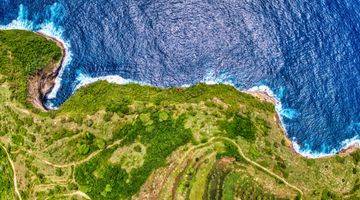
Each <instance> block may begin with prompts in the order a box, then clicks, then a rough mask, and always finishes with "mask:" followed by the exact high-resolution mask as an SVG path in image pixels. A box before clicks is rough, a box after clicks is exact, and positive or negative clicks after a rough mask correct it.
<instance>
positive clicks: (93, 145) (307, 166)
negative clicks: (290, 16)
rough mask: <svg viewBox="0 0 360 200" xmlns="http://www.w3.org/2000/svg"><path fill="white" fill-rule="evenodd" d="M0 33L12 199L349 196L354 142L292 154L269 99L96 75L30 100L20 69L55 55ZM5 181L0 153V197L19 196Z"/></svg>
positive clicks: (218, 88)
mask: <svg viewBox="0 0 360 200" xmlns="http://www.w3.org/2000/svg"><path fill="white" fill-rule="evenodd" d="M15 35H16V37H15ZM31 38H33V39H31ZM0 39H1V40H0V50H1V51H0V55H1V57H0V58H1V62H2V63H1V66H6V67H5V68H1V69H0V80H1V81H0V144H1V145H3V146H5V147H6V149H8V152H9V154H10V156H11V160H12V161H13V163H14V167H15V171H16V183H17V185H18V186H17V187H18V190H19V192H20V195H21V197H22V199H173V198H175V197H176V198H179V199H196V200H197V199H339V198H340V199H359V195H360V190H359V188H360V181H359V178H358V173H359V152H360V151H356V152H354V153H352V154H351V155H349V156H344V155H339V156H335V157H328V158H321V159H306V158H303V157H301V156H300V155H298V154H296V153H294V152H293V151H291V150H290V148H289V144H288V142H287V140H286V138H285V136H284V134H283V132H282V130H281V127H280V126H278V124H277V122H276V121H275V120H274V119H275V118H276V113H275V110H274V106H273V105H272V104H270V103H266V102H262V101H260V100H259V99H257V98H255V97H253V96H251V95H249V94H244V93H241V92H239V91H237V90H236V89H235V88H233V87H231V86H227V85H221V84H219V85H211V86H210V85H205V84H198V85H194V86H192V87H189V88H186V89H178V88H169V89H159V88H155V87H150V86H140V85H136V84H128V85H115V84H110V83H107V82H105V81H100V82H97V83H94V84H91V85H88V86H85V87H83V88H81V89H79V90H78V91H77V92H76V94H74V95H73V96H72V97H71V98H70V99H69V100H68V101H67V102H65V103H64V105H62V106H61V108H60V109H59V110H56V111H51V112H48V113H43V112H40V111H35V110H34V109H28V108H27V107H26V106H25V105H24V101H25V99H26V96H25V94H26V93H25V91H26V77H27V76H28V75H29V74H31V73H33V72H34V71H36V69H39V68H40V67H46V66H49V65H51V64H52V63H53V62H54V61H55V60H58V59H60V58H59V56H60V55H61V53H60V54H59V49H58V48H56V47H55V46H56V45H55V44H53V43H52V42H51V41H48V40H46V39H43V38H41V37H40V36H38V35H36V34H33V33H29V32H24V31H0ZM21 40H24V42H21ZM9 41H10V42H9ZM31 41H34V45H33V46H34V47H36V48H35V49H33V48H32V47H31V46H32V45H30V44H32V42H31ZM53 47H54V48H53ZM9 49H10V50H9ZM9 52H12V53H9ZM18 52H22V53H21V55H20V54H19V53H18ZM35 54H37V55H44V56H37V57H31V56H30V55H32V56H34V55H35ZM26 55H29V56H28V58H23V56H26ZM15 60H18V61H16V63H17V64H14V63H11V62H15ZM21 60H22V61H21ZM20 61H21V62H20ZM24 63H30V64H24ZM12 66H14V68H12ZM21 66H28V68H27V67H24V68H21ZM13 76H15V77H17V78H18V79H19V80H22V81H23V82H21V84H20V85H17V86H16V87H14V84H17V83H16V82H15V80H14V79H13V78H11V77H13ZM12 181H13V172H12V168H11V166H10V163H9V160H8V158H7V156H6V154H4V152H3V151H0V197H1V198H3V199H14V198H15V196H16V195H17V194H16V193H15V192H14V191H15V188H14V183H13V182H12ZM1 198H0V199H1Z"/></svg>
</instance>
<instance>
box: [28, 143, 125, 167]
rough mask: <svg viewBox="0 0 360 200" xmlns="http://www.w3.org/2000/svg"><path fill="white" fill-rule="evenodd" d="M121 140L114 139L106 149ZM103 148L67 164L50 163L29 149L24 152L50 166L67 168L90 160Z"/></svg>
mask: <svg viewBox="0 0 360 200" xmlns="http://www.w3.org/2000/svg"><path fill="white" fill-rule="evenodd" d="M121 142H122V140H117V141H115V142H114V143H112V144H111V145H109V146H107V147H106V149H109V148H111V147H113V146H115V145H118V144H120V143H121ZM103 150H104V149H102V150H97V151H95V152H93V153H91V154H90V155H89V156H88V157H86V158H85V159H83V160H79V161H75V162H71V163H67V164H55V163H52V162H50V161H47V160H45V159H43V158H40V157H39V156H38V155H36V154H35V153H33V152H32V151H31V150H28V151H26V150H25V151H26V152H28V153H29V154H31V155H32V156H34V157H35V158H37V159H38V160H40V161H42V162H44V163H45V164H47V165H50V166H53V167H57V168H67V167H71V166H76V165H79V164H82V163H84V162H87V161H89V160H91V159H92V158H93V157H95V156H96V155H98V154H99V153H101V152H102V151H103Z"/></svg>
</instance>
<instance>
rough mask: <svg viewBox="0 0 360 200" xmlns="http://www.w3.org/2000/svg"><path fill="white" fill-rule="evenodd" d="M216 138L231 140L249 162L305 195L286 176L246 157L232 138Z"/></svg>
mask: <svg viewBox="0 0 360 200" xmlns="http://www.w3.org/2000/svg"><path fill="white" fill-rule="evenodd" d="M214 139H222V140H225V141H227V142H230V143H231V144H233V145H235V146H236V148H237V149H238V152H239V154H240V155H241V156H242V157H243V158H244V159H245V160H246V161H247V162H249V163H250V164H252V165H254V166H256V167H258V168H260V169H262V170H263V171H265V172H266V173H268V174H270V175H271V176H273V177H275V178H277V179H279V180H280V181H282V182H283V183H285V184H286V185H287V186H289V187H291V188H293V189H294V190H296V191H298V192H299V193H300V194H301V196H303V195H304V193H303V192H302V191H301V190H300V189H299V188H298V187H296V186H294V185H292V184H290V183H288V182H287V181H286V180H285V179H284V178H282V177H281V176H279V175H277V174H275V173H274V172H272V171H270V170H268V169H267V168H265V167H263V166H261V165H260V164H258V163H256V162H254V161H252V160H251V159H249V158H248V157H246V156H245V154H244V153H243V151H242V149H241V148H240V146H239V145H238V144H237V143H236V142H234V141H233V140H231V139H229V138H226V137H216V138H214Z"/></svg>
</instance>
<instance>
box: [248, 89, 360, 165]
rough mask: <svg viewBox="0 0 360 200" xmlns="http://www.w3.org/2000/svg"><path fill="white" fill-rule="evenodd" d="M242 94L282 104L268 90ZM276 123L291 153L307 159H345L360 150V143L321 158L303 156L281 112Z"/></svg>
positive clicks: (276, 117) (277, 115)
mask: <svg viewBox="0 0 360 200" xmlns="http://www.w3.org/2000/svg"><path fill="white" fill-rule="evenodd" d="M241 92H244V93H247V94H250V95H252V96H254V97H256V98H258V99H260V100H261V101H265V102H269V103H272V104H274V106H276V105H279V104H280V102H279V101H278V100H277V99H276V98H275V97H274V95H272V94H269V92H268V91H267V90H260V89H255V90H245V91H241ZM275 121H276V123H277V124H278V126H279V127H280V128H281V130H282V132H283V134H284V135H285V140H286V145H287V146H288V147H289V148H290V149H291V151H292V152H294V153H295V154H298V155H300V156H302V157H305V158H307V159H321V158H328V157H333V156H337V155H338V156H342V157H343V156H347V155H350V154H351V153H353V152H355V151H357V150H359V149H360V144H359V143H354V144H350V145H346V146H345V147H343V148H342V149H340V150H339V151H338V152H336V153H335V154H329V155H323V156H320V157H311V156H308V155H303V154H301V152H298V151H297V150H296V149H295V147H294V141H292V140H291V139H290V138H289V137H288V134H287V132H286V129H285V128H284V127H283V126H282V124H283V123H282V121H281V116H280V113H279V112H276V116H275Z"/></svg>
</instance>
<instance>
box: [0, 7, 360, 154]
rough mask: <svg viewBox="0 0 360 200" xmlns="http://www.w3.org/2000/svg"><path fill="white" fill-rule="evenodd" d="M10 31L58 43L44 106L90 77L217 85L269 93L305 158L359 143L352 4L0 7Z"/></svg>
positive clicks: (356, 12)
mask: <svg viewBox="0 0 360 200" xmlns="http://www.w3.org/2000/svg"><path fill="white" fill-rule="evenodd" d="M14 28H17V29H26V30H33V31H40V32H42V33H45V34H47V35H50V36H52V37H56V38H57V39H59V40H61V41H62V42H63V43H64V44H65V46H66V49H67V55H66V59H65V63H64V66H63V68H62V70H61V72H60V76H59V77H58V78H57V83H56V86H55V88H54V90H53V91H52V92H51V93H50V94H49V95H48V98H47V102H46V105H47V106H48V107H49V108H53V109H56V108H57V107H59V106H60V105H61V104H62V103H63V102H64V101H66V99H68V98H69V97H70V96H71V95H72V94H73V93H74V91H75V90H76V89H78V88H79V87H80V86H82V85H84V84H88V83H91V82H94V81H96V80H99V79H106V80H109V81H113V82H117V83H128V82H137V83H141V84H148V85H154V86H159V87H173V86H177V87H179V86H188V85H192V84H196V83H198V82H207V83H227V84H231V85H233V86H235V87H236V88H238V89H239V90H248V89H251V90H254V89H260V90H266V91H268V92H270V93H271V94H272V95H274V97H276V98H277V99H278V100H279V102H281V103H280V104H279V105H277V106H276V108H277V111H278V112H279V114H280V116H281V119H282V123H283V126H284V128H285V129H286V131H287V135H288V137H289V138H290V139H291V140H292V141H293V144H294V148H295V149H296V150H297V151H298V152H299V153H301V154H303V155H305V156H309V157H321V156H325V155H331V154H334V153H336V152H338V151H340V150H341V149H343V148H346V147H348V146H349V145H352V144H355V143H360V2H359V1H356V0H342V1H339V0H318V1H315V0H313V1H310V0H302V1H300V0H291V1H290V0H276V1H262V0H253V1H249V0H222V1H214V0H208V1H197V0H186V1H181V0H153V1H151V0H136V1H135V0H122V1H118V0H76V1H73V0H60V1H55V0H36V1H33V0H0V29H14ZM0 67H1V66H0Z"/></svg>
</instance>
